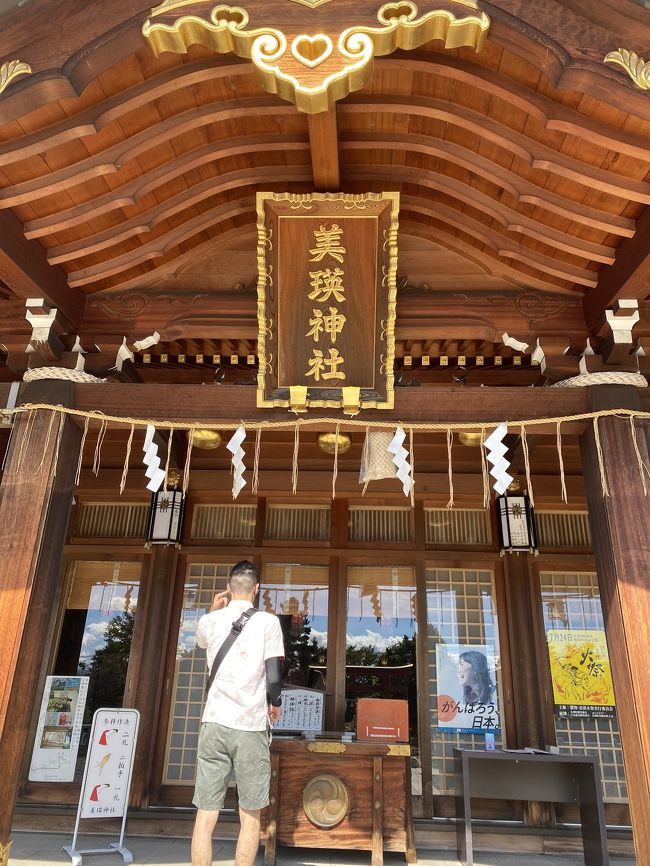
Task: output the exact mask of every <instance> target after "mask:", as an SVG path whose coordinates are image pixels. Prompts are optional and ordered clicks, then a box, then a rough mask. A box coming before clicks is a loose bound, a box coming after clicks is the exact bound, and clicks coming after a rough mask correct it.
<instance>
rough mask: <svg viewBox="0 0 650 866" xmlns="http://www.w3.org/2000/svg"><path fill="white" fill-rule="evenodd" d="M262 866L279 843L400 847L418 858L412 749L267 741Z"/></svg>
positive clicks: (375, 861) (378, 859) (376, 859)
mask: <svg viewBox="0 0 650 866" xmlns="http://www.w3.org/2000/svg"><path fill="white" fill-rule="evenodd" d="M271 774H272V775H271V800H270V806H269V808H268V810H267V822H266V828H267V841H266V853H265V858H264V863H265V866H274V864H275V857H276V847H277V845H278V844H279V845H288V846H291V847H299V848H351V849H354V848H357V849H361V850H365V851H371V852H372V866H381V864H382V863H383V852H384V850H386V851H401V852H404V854H405V855H406V861H407V862H408V863H415V862H416V854H415V842H414V836H413V819H412V814H411V776H410V774H411V759H410V747H409V746H408V745H402V744H396V743H358V742H355V743H343V742H341V741H340V740H338V741H336V740H281V739H276V740H274V741H273V743H272V744H271Z"/></svg>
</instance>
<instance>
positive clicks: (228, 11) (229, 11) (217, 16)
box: [210, 6, 248, 30]
mask: <svg viewBox="0 0 650 866" xmlns="http://www.w3.org/2000/svg"><path fill="white" fill-rule="evenodd" d="M210 17H211V18H212V21H213V23H214V24H215V25H216V26H217V27H228V25H229V24H232V26H233V27H234V28H235V29H237V30H243V28H244V27H245V26H246V25H247V24H248V13H247V12H246V10H245V9H240V8H239V6H215V8H214V9H213V10H212V13H211V16H210Z"/></svg>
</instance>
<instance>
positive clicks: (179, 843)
mask: <svg viewBox="0 0 650 866" xmlns="http://www.w3.org/2000/svg"><path fill="white" fill-rule="evenodd" d="M114 839H115V837H110V838H108V839H102V838H101V837H98V836H86V837H82V836H80V837H79V839H78V840H77V847H78V848H80V849H83V848H102V847H105V846H106V845H107V844H108V843H109V842H110V841H114ZM71 841H72V836H71V835H70V834H58V833H36V832H23V831H14V832H13V846H12V849H11V854H10V857H9V864H10V866H44V864H51V866H58V864H61V866H67V864H70V857H69V856H68V854H66V852H65V851H62V850H61V848H62V846H63V845H69V844H70V843H71ZM125 847H126V848H128V849H129V850H130V851H131V853H132V855H133V862H134V863H151V864H156V866H187V864H189V853H190V846H189V840H188V839H175V838H168V837H166V838H161V837H150V836H147V837H144V836H129V837H127V838H126V839H125ZM234 855H235V846H234V842H232V841H225V840H215V842H214V846H213V858H214V864H215V866H234V862H235V861H234ZM263 859H264V849H263V848H261V847H260V851H259V854H258V856H257V863H256V866H262V863H263ZM83 862H84V864H89V866H120V864H121V863H122V858H121V857H120V855H119V854H116V853H115V854H113V853H111V854H92V855H86V856H85V857H84V858H83ZM277 863H278V866H370V855H369V854H368V853H367V852H365V851H343V850H340V849H337V850H324V849H311V848H300V849H298V848H280V849H279V851H278V859H277ZM384 863H385V864H386V866H402V864H404V858H403V856H402V855H401V854H391V853H387V854H386V856H385V860H384ZM418 863H419V864H420V866H459V864H458V860H457V859H456V858H455V857H453V856H451V854H450V852H449V851H429V850H426V849H418ZM474 863H475V866H584V860H583V859H582V857H579V858H576V857H568V856H560V855H555V856H549V855H533V856H531V855H523V854H482V853H480V852H479V853H477V854H476V855H475V860H474ZM612 866H635V861H634V860H632V859H629V858H625V859H612Z"/></svg>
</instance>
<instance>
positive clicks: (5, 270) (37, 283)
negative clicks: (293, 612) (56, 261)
mask: <svg viewBox="0 0 650 866" xmlns="http://www.w3.org/2000/svg"><path fill="white" fill-rule="evenodd" d="M0 276H1V277H2V280H3V281H4V282H5V283H6V284H7V286H8V287H9V288H10V289H11V290H12V291H13V292H14V293H15V294H16V295H18V297H20V298H25V299H27V298H44V299H45V300H46V301H47V302H48V303H49V305H50V306H51V307H56V308H57V310H58V311H59V314H60V316H61V318H62V320H63V322H64V323H65V324H66V325H67V326H68V327H69V328H71V329H75V328H77V327H78V326H79V325H80V323H81V320H82V316H83V310H84V303H85V298H84V296H83V295H82V294H81V292H80V291H79V290H78V289H72V288H70V286H69V285H68V283H67V280H66V277H65V274H64V273H63V271H62V270H61V269H60V268H59V267H52V266H51V265H49V264H48V263H47V259H46V257H45V251H44V250H43V248H42V247H41V246H39V244H37V243H34V242H32V241H28V240H26V239H25V237H24V235H23V232H22V226H21V224H20V223H19V221H18V220H17V219H16V217H15V216H14V215H13V214H12V213H10V212H8V211H4V212H0Z"/></svg>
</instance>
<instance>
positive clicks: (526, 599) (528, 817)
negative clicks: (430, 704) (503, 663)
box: [504, 553, 555, 827]
mask: <svg viewBox="0 0 650 866" xmlns="http://www.w3.org/2000/svg"><path fill="white" fill-rule="evenodd" d="M504 573H505V587H506V606H507V611H508V635H509V643H510V664H511V668H512V686H513V692H514V696H513V697H514V700H513V705H514V711H515V734H516V743H514V744H512V745H513V746H514V748H524V747H526V746H532V747H533V748H535V749H543V748H545V747H546V744H547V743H549V744H552V743H555V726H554V724H553V717H552V715H551V716H550V723H549V714H548V711H547V710H548V707H547V706H546V702H545V690H544V684H545V683H546V680H548V674H547V668H548V664H547V661H546V655H545V652H546V651H545V647H544V645H543V628H544V626H543V621H542V612H541V605H540V599H539V586H538V585H537V581H536V580H535V576H534V571H533V568H532V562H531V557H530V555H529V554H527V553H508V554H506V555H505V556H504ZM551 817H552V816H551V812H550V809H549V806H548V804H544V803H537V802H529V803H526V804H525V806H524V820H525V822H526V823H527V824H528V825H530V826H534V827H540V826H546V825H548V824H549V823H550V822H551Z"/></svg>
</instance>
